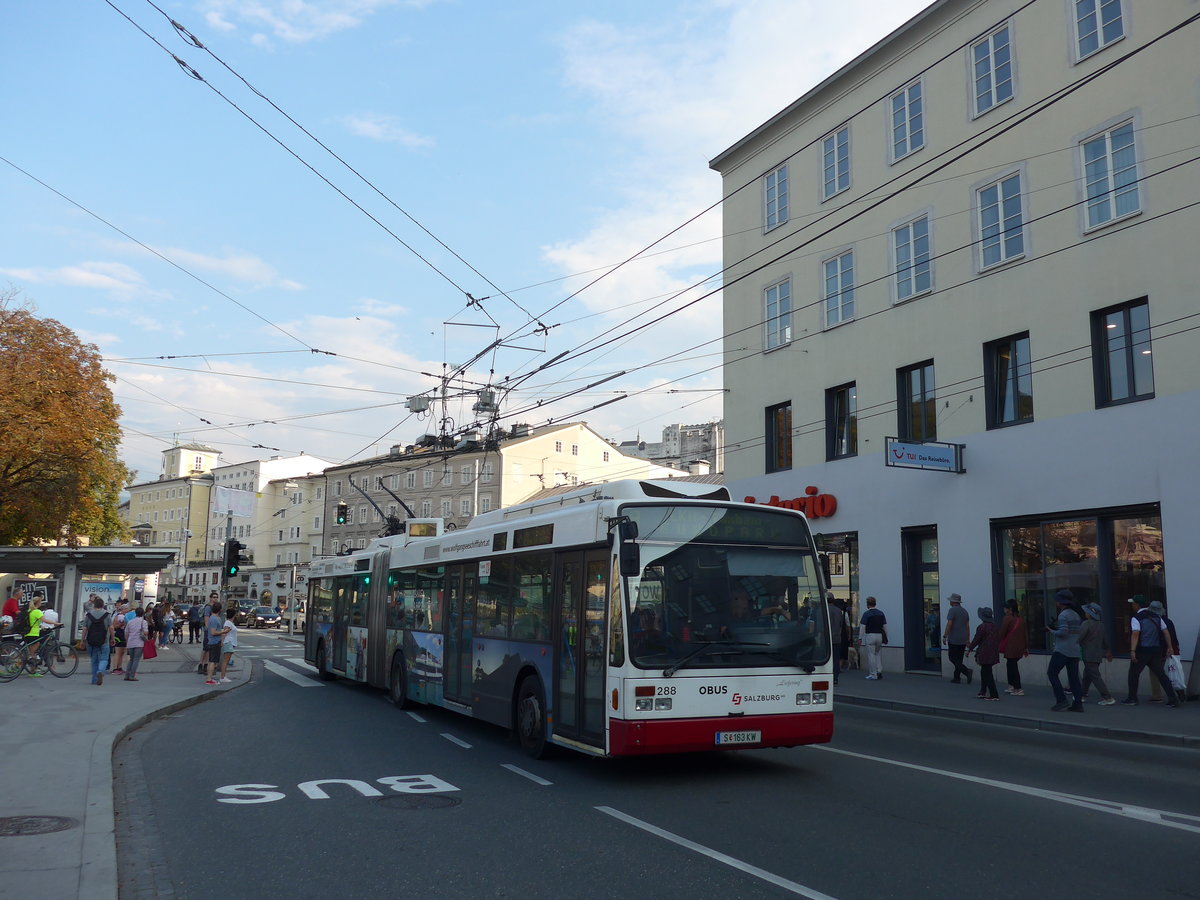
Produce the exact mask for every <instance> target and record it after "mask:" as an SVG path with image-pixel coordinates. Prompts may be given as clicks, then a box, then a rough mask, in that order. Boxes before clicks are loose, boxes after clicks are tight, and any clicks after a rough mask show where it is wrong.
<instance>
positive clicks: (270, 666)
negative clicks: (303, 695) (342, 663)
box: [263, 659, 325, 687]
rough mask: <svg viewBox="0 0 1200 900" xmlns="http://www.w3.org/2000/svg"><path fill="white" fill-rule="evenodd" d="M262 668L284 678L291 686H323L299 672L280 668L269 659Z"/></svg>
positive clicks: (283, 667)
mask: <svg viewBox="0 0 1200 900" xmlns="http://www.w3.org/2000/svg"><path fill="white" fill-rule="evenodd" d="M263 666H265V667H266V669H267V671H268V672H274V673H275V674H276V675H278V676H279V677H281V678H286V679H287V680H288V681H290V682H291V683H292V684H296V685H299V686H300V687H324V686H325V685H324V684H323V683H322V682H320V681H317V680H315V679H313V678H311V677H310V676H308V675H301V674H300V673H299V672H295V671H293V670H292V669H289V668H288V667H287V666H281V665H279V663H277V662H272V661H271V660H269V659H268V660H265V661H264V662H263Z"/></svg>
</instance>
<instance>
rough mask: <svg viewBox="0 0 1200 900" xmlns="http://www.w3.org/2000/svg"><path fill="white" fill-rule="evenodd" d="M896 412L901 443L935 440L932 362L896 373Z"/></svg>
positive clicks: (935, 402) (935, 404) (935, 420)
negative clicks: (897, 413)
mask: <svg viewBox="0 0 1200 900" xmlns="http://www.w3.org/2000/svg"><path fill="white" fill-rule="evenodd" d="M897 376H898V377H897V379H896V380H897V386H898V391H897V398H896V408H897V411H898V412H899V420H900V421H899V426H900V439H901V440H902V441H936V440H937V400H936V399H935V398H934V383H933V362H932V361H930V362H924V363H919V364H918V365H915V366H909V367H908V368H907V369H901V370H900V371H899V372H898V373H897Z"/></svg>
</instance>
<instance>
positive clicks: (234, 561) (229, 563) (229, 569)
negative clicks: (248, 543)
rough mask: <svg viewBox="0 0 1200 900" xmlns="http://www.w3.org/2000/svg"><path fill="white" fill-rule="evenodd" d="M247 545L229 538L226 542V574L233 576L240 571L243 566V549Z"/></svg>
mask: <svg viewBox="0 0 1200 900" xmlns="http://www.w3.org/2000/svg"><path fill="white" fill-rule="evenodd" d="M245 549H246V547H245V545H244V544H243V543H242V542H241V541H234V540H229V541H226V542H225V574H226V575H227V576H233V575H236V574H237V573H238V569H239V568H240V566H241V559H242V551H243V550H245Z"/></svg>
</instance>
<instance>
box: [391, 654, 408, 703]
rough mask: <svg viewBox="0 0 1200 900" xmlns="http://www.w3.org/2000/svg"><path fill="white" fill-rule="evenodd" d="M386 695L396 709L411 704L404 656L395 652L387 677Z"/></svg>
mask: <svg viewBox="0 0 1200 900" xmlns="http://www.w3.org/2000/svg"><path fill="white" fill-rule="evenodd" d="M388 696H389V697H390V698H391V701H392V703H394V704H395V706H396V709H407V708H408V707H409V706H411V705H412V704H411V703H410V701H409V699H408V676H407V675H405V673H404V657H403V656H401V655H400V654H399V653H397V654H396V655H395V656H393V657H392V675H391V678H389V679H388Z"/></svg>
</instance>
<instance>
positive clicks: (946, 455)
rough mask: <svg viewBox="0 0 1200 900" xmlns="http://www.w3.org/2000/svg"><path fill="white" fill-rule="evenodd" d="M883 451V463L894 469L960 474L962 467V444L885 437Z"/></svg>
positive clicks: (962, 470) (963, 469)
mask: <svg viewBox="0 0 1200 900" xmlns="http://www.w3.org/2000/svg"><path fill="white" fill-rule="evenodd" d="M886 442H887V443H886V446H885V448H884V451H883V461H884V465H886V466H890V467H892V468H896V469H933V470H934V471H937V472H954V473H957V474H961V473H963V472H965V471H967V470H966V469H965V468H963V449H964V445H963V444H947V443H944V442H942V441H902V440H900V439H898V438H893V437H890V438H886Z"/></svg>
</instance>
